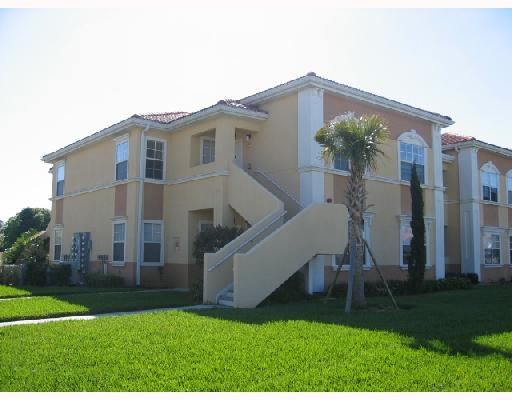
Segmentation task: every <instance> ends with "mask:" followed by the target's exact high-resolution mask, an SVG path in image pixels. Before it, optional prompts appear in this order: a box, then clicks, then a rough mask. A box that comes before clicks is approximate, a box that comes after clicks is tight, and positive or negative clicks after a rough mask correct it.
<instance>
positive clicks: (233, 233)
mask: <svg viewBox="0 0 512 400" xmlns="http://www.w3.org/2000/svg"><path fill="white" fill-rule="evenodd" d="M242 232H243V229H241V228H236V227H232V228H230V227H227V226H221V225H217V226H215V227H212V228H208V229H206V230H204V231H202V232H199V233H198V234H197V236H196V238H195V240H194V244H193V248H192V255H193V256H194V257H195V259H196V262H197V263H198V264H203V262H204V253H216V252H217V251H219V250H220V249H222V248H223V247H224V246H225V245H226V244H228V243H229V242H231V241H232V240H233V239H235V238H236V237H237V236H239V235H240V234H242Z"/></svg>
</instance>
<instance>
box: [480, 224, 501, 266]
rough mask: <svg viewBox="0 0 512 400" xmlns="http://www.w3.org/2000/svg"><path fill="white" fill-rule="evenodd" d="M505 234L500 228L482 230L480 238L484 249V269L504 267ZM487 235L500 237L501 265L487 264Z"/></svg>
mask: <svg viewBox="0 0 512 400" xmlns="http://www.w3.org/2000/svg"><path fill="white" fill-rule="evenodd" d="M503 233H504V230H503V229H499V228H496V229H494V228H484V229H482V236H481V238H480V246H481V248H482V255H481V257H482V261H481V262H482V265H483V266H484V268H501V267H503V265H504V262H503ZM485 234H488V235H498V236H499V238H500V262H499V264H486V263H485V246H484V235H485Z"/></svg>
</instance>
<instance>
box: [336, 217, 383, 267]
mask: <svg viewBox="0 0 512 400" xmlns="http://www.w3.org/2000/svg"><path fill="white" fill-rule="evenodd" d="M372 220H373V214H372V213H365V215H364V217H363V221H362V223H361V229H362V231H363V232H362V233H363V238H364V240H366V242H367V243H368V245H370V243H371V235H370V233H371V226H372ZM348 257H349V260H350V249H349V253H348ZM342 262H343V254H335V255H333V256H332V261H331V263H332V266H333V267H337V266H338V265H340V264H341V263H342ZM349 263H350V261H347V262H346V263H345V264H342V269H344V270H346V269H348V268H349V267H350V264H349ZM371 265H372V264H371V258H370V253H369V252H368V249H365V251H364V253H363V267H365V268H370V267H371Z"/></svg>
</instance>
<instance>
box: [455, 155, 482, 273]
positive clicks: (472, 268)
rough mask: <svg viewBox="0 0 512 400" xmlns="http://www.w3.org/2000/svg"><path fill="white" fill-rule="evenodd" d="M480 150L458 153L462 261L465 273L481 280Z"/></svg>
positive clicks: (462, 268)
mask: <svg viewBox="0 0 512 400" xmlns="http://www.w3.org/2000/svg"><path fill="white" fill-rule="evenodd" d="M477 153H478V149H476V148H474V147H469V148H463V149H460V150H459V153H458V163H459V193H460V194H459V195H460V251H461V254H460V259H461V270H462V272H464V273H469V272H473V273H476V274H478V277H479V278H480V179H479V178H480V176H479V169H478V159H477Z"/></svg>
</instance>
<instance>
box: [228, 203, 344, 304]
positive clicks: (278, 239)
mask: <svg viewBox="0 0 512 400" xmlns="http://www.w3.org/2000/svg"><path fill="white" fill-rule="evenodd" d="M347 241H348V212H347V208H346V207H345V206H344V205H342V204H319V203H318V204H312V205H310V206H309V207H307V208H306V209H304V210H302V211H301V212H300V213H298V214H297V215H296V216H295V217H293V218H292V219H291V220H289V221H288V222H286V223H285V224H284V225H282V226H281V227H280V228H278V229H277V230H275V231H274V232H272V233H271V234H270V235H268V236H267V237H266V238H265V239H264V240H262V241H261V242H260V243H258V244H257V245H256V246H254V247H253V248H252V249H251V250H249V251H248V252H247V253H245V254H235V255H234V258H233V277H234V282H233V285H234V299H233V305H234V307H240V308H252V307H256V306H257V305H258V304H259V303H261V302H262V301H263V300H264V299H265V298H266V297H267V296H268V295H269V294H271V293H272V292H273V291H274V290H275V289H277V288H278V287H279V286H280V285H281V284H282V283H283V282H284V281H285V280H286V279H288V278H289V277H290V276H291V275H292V274H294V273H295V272H296V271H297V270H299V269H300V268H301V267H302V266H303V265H304V264H306V263H307V262H308V261H309V260H311V258H313V257H314V256H316V255H320V254H340V253H343V250H344V249H345V246H346V244H347Z"/></svg>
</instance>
